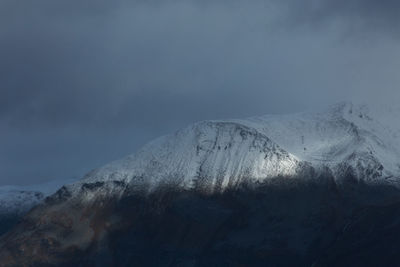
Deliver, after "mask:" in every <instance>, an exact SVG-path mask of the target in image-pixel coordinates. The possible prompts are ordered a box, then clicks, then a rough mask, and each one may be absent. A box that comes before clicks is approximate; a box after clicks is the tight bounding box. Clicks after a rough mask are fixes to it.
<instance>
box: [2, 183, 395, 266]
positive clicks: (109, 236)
mask: <svg viewBox="0 0 400 267" xmlns="http://www.w3.org/2000/svg"><path fill="white" fill-rule="evenodd" d="M102 186H103V185H101V184H87V185H86V186H85V190H88V191H91V192H96V191H97V190H100V188H101V187H102ZM69 197H70V196H69V193H68V191H67V190H66V189H65V188H64V189H61V190H60V191H58V193H57V194H56V195H54V196H52V197H50V198H48V199H47V201H46V203H45V204H43V205H41V206H38V207H37V208H35V209H34V210H33V211H31V212H30V213H29V214H28V215H27V216H26V217H25V218H24V219H23V221H22V222H21V223H20V224H19V225H18V226H16V227H15V228H14V229H13V230H12V231H11V232H9V233H7V234H6V235H4V236H3V237H2V239H1V244H0V248H1V249H0V262H2V264H3V265H4V266H393V265H396V264H395V263H398V262H400V254H399V253H398V248H399V247H400V192H399V191H398V190H397V189H394V188H392V187H386V186H376V185H375V186H369V185H365V184H364V183H360V182H356V181H355V180H352V179H351V178H350V177H349V178H348V179H347V180H346V181H345V182H344V183H343V184H340V185H339V184H337V183H335V182H333V179H332V178H331V177H318V179H307V180H305V179H282V177H280V178H277V179H271V180H270V181H268V182H267V183H263V184H258V185H254V184H247V185H242V186H241V187H240V188H238V189H235V190H227V191H225V192H224V193H215V194H212V195H209V194H208V195H205V194H203V193H201V192H197V191H196V190H182V191H176V190H172V189H168V188H163V189H162V190H158V191H156V192H154V193H152V194H151V195H148V196H140V195H137V194H129V192H127V191H126V192H125V193H124V195H123V196H122V197H121V198H119V199H116V198H108V197H105V198H97V199H96V201H94V202H90V203H86V204H85V203H82V202H81V203H78V202H71V201H69V202H66V201H65V200H67V199H68V198H69ZM66 203H68V204H66ZM71 203H73V204H71Z"/></svg>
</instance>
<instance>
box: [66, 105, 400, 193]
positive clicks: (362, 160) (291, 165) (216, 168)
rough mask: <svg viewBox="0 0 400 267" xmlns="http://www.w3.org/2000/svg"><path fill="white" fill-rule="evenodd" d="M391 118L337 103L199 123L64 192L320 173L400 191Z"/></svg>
mask: <svg viewBox="0 0 400 267" xmlns="http://www.w3.org/2000/svg"><path fill="white" fill-rule="evenodd" d="M398 118H400V110H399V109H397V110H393V109H389V108H377V107H374V108H371V107H368V106H366V105H353V104H351V103H340V104H337V105H334V106H332V107H329V108H327V109H326V110H324V111H321V112H304V113H298V114H292V115H267V116H261V117H253V118H249V119H242V120H224V121H203V122H199V123H195V124H193V125H190V126H189V127H187V128H185V129H182V130H179V131H177V132H176V133H174V134H171V135H168V136H164V137H161V138H159V139H157V140H155V141H153V142H151V143H150V144H148V145H146V146H144V147H143V148H142V149H141V150H140V151H138V152H137V153H135V154H133V155H131V156H128V157H126V158H124V159H122V160H118V161H115V162H112V163H110V164H108V165H106V166H104V167H102V168H99V169H97V170H94V171H92V172H91V173H89V174H87V175H86V176H85V178H84V179H83V180H81V181H80V182H78V183H77V184H75V185H73V186H71V187H69V188H70V189H71V190H70V191H71V192H78V191H79V189H80V188H81V187H82V185H83V184H93V183H104V184H105V185H109V186H111V188H110V187H107V186H106V187H107V188H108V189H105V190H106V191H107V190H108V191H110V190H111V192H114V190H115V188H114V185H115V184H117V185H118V186H120V185H121V183H122V184H123V185H126V186H128V187H130V189H134V190H138V191H145V192H149V191H152V190H154V189H155V188H157V187H158V186H165V185H169V186H174V187H181V188H187V189H190V188H198V189H202V190H204V191H207V192H214V191H220V190H224V189H225V188H227V187H235V186H236V185H238V184H240V183H242V182H247V181H253V182H262V181H265V180H267V179H269V178H271V177H277V176H282V177H287V178H288V177H289V178H290V177H297V176H299V174H304V172H309V171H317V172H318V171H320V170H324V171H326V170H327V169H328V170H329V171H330V172H331V174H332V175H333V177H334V178H335V179H336V180H340V179H344V178H345V177H349V176H351V177H352V178H355V179H361V180H363V181H365V182H367V183H370V184H390V185H395V186H400V179H399V178H400V160H399V159H400V121H399V119H398ZM303 176H304V175H303ZM115 182H118V183H115ZM114 193H115V192H114ZM88 196H89V197H90V195H88ZM91 197H93V196H91Z"/></svg>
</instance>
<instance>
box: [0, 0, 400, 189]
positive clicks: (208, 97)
mask: <svg viewBox="0 0 400 267" xmlns="http://www.w3.org/2000/svg"><path fill="white" fill-rule="evenodd" d="M399 5H400V4H398V3H397V2H395V1H379V3H378V2H377V1H372V0H370V1H361V0H350V1H344V0H343V1H342V0H340V1H333V0H331V1H328V0H323V1H311V0H305V1H295V0H286V1H279V2H278V1H275V0H266V1H261V0H255V1H242V0H236V1H229V2H228V1H222V0H221V1H178V0H177V1H173V0H170V1H158V0H153V1H139V0H136V1H128V0H117V1H94V0H85V1H82V0H81V1H77V0H72V1H68V2H62V1H53V0H51V1H50V0H39V1H28V0H17V1H14V0H4V1H2V2H1V3H0V40H1V42H0V58H1V59H2V60H1V61H0V130H1V132H0V137H1V140H0V146H1V147H2V150H1V152H0V185H1V184H6V183H14V182H15V183H31V182H36V181H44V180H49V179H53V178H54V177H55V176H61V177H56V178H62V177H69V176H74V175H80V174H82V173H83V172H85V171H87V170H89V169H91V168H94V167H97V166H98V165H101V164H103V163H105V162H107V161H109V160H112V159H114V158H117V157H119V156H122V155H124V154H127V153H130V152H133V150H135V149H136V148H137V147H139V146H140V145H142V144H143V143H144V142H145V141H147V140H149V139H151V138H153V137H155V136H158V135H161V134H166V133H168V132H170V131H173V130H174V129H177V128H179V127H182V126H184V125H186V124H187V123H190V122H193V121H197V120H203V119H218V118H229V117H246V116H252V115H258V114H265V113H288V112H294V111H299V110H303V109H306V108H313V107H315V108H317V107H321V106H324V105H327V104H329V103H332V102H336V101H339V100H343V99H350V98H353V99H362V100H365V101H369V100H374V101H375V100H379V101H387V100H388V99H395V98H396V97H399V96H400V95H399V93H398V88H397V87H398V84H399V78H398V75H397V73H396V70H397V69H399V64H400V63H399V62H400V60H399V59H400V58H399V56H398V55H400V53H398V52H399V51H398V48H397V46H398V40H397V28H398V27H397V26H398V18H397V16H396V14H398V12H397V11H399ZM348 29H351V30H350V31H349V30H348ZM377 36H379V39H377Z"/></svg>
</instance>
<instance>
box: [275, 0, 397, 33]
mask: <svg viewBox="0 0 400 267" xmlns="http://www.w3.org/2000/svg"><path fill="white" fill-rule="evenodd" d="M276 3H277V4H278V5H280V7H281V8H283V10H285V11H286V12H288V13H287V16H286V17H285V20H286V21H287V22H290V23H292V24H293V23H295V24H296V23H297V24H304V23H306V24H308V25H311V26H315V27H322V28H323V29H326V28H325V27H324V26H326V25H327V24H332V23H333V24H339V25H340V26H341V27H342V28H345V29H346V30H347V31H349V32H351V33H352V34H357V32H358V33H359V34H360V33H361V34H363V33H365V32H372V33H378V34H381V33H385V34H387V33H390V34H391V35H394V36H395V37H398V36H399V30H398V27H399V25H400V18H399V16H398V14H399V12H400V3H399V2H398V1H395V0H383V1H376V0H318V1H314V0H305V1H295V0H286V1H276Z"/></svg>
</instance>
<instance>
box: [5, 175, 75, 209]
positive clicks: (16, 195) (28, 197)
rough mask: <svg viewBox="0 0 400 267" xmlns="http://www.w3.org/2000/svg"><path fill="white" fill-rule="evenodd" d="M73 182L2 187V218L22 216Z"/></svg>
mask: <svg viewBox="0 0 400 267" xmlns="http://www.w3.org/2000/svg"><path fill="white" fill-rule="evenodd" d="M70 182H73V180H56V181H52V182H48V183H44V184H38V185H31V186H0V216H5V215H17V216H22V215H23V214H24V213H26V212H27V211H29V210H30V209H31V208H32V207H34V206H36V205H37V204H39V203H40V202H42V201H43V200H44V199H45V198H46V197H47V196H49V195H52V194H53V193H55V192H56V191H57V190H58V189H59V188H60V187H61V186H62V185H64V184H66V183H70Z"/></svg>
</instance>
